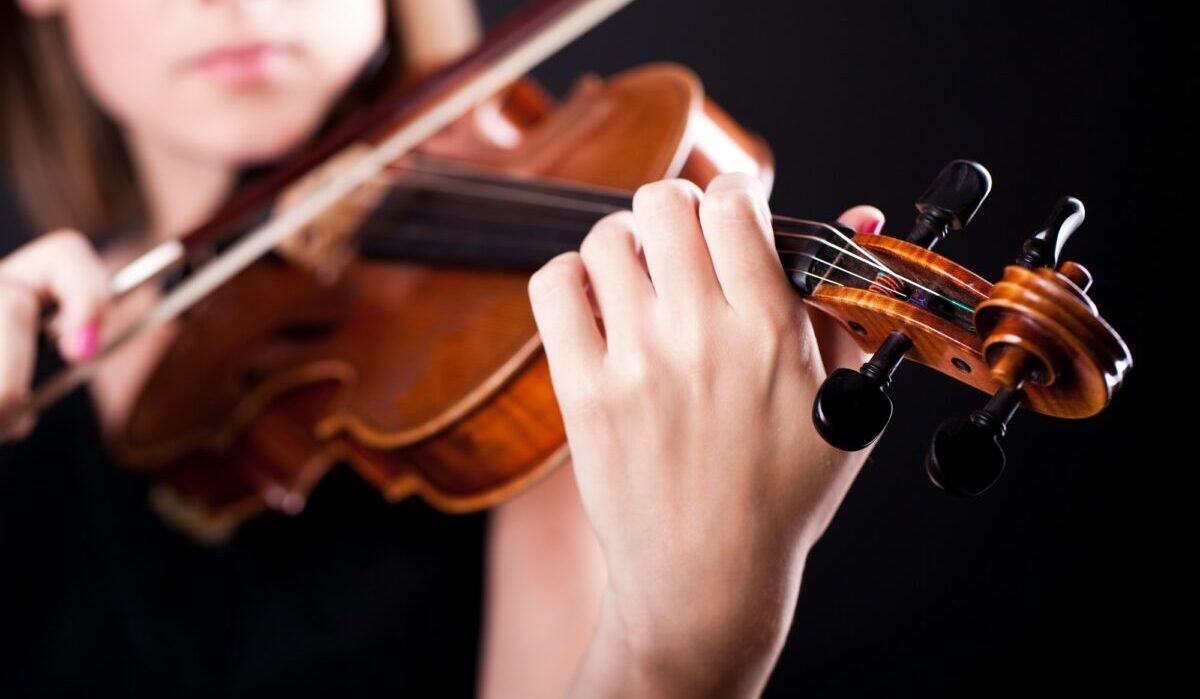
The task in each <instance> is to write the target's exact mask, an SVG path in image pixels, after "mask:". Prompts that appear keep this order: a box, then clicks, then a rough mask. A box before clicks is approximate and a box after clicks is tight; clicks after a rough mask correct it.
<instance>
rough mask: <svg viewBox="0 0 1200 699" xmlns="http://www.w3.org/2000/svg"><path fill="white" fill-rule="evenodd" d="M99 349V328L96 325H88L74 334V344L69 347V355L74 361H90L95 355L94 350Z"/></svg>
mask: <svg viewBox="0 0 1200 699" xmlns="http://www.w3.org/2000/svg"><path fill="white" fill-rule="evenodd" d="M99 348H100V326H99V325H98V324H96V323H88V324H87V325H85V326H83V327H82V328H80V329H79V331H78V332H76V333H75V339H74V342H73V343H72V345H71V350H72V351H71V354H73V355H74V357H75V359H79V360H83V359H91V358H92V357H94V356H95V355H96V350H97V349H99Z"/></svg>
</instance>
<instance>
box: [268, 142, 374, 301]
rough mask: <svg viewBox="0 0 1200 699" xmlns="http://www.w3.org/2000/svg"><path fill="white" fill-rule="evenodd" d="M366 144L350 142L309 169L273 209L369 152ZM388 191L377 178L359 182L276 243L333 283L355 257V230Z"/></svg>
mask: <svg viewBox="0 0 1200 699" xmlns="http://www.w3.org/2000/svg"><path fill="white" fill-rule="evenodd" d="M370 150H371V149H370V148H369V147H368V146H367V145H365V144H355V145H352V146H349V147H348V148H346V149H345V150H344V151H342V152H341V153H339V154H338V155H337V156H335V157H333V158H332V159H330V160H329V161H328V162H327V163H326V164H325V165H323V166H322V167H320V168H318V169H316V170H314V171H313V172H311V173H309V174H308V175H307V176H306V177H304V178H303V179H301V180H300V181H298V182H297V183H296V184H294V185H292V187H291V188H289V189H288V190H287V191H285V192H284V193H283V194H282V195H280V197H279V201H278V203H277V204H276V212H280V211H286V210H287V209H288V208H289V207H291V206H294V205H295V204H297V203H298V202H300V201H303V200H304V198H305V197H306V196H308V195H309V194H310V193H312V192H313V191H315V190H317V189H319V188H320V187H322V186H324V185H325V184H327V183H328V182H329V181H330V180H332V179H335V178H337V177H338V176H339V175H340V174H341V173H343V172H345V171H346V170H348V169H349V168H350V166H351V165H352V164H353V163H354V162H356V161H357V160H358V159H359V158H361V157H365V156H367V155H368V154H369V153H370ZM386 193H387V186H386V184H385V182H384V181H383V180H381V179H379V178H376V179H372V180H370V181H368V182H366V183H364V184H363V185H361V186H360V187H359V188H358V189H357V190H355V192H354V193H353V194H351V195H350V196H348V197H345V198H344V199H343V200H342V201H339V202H338V203H337V204H335V205H334V206H332V207H330V208H329V209H328V210H326V211H325V212H324V213H323V214H321V215H320V216H319V217H318V218H317V219H316V220H314V221H313V222H312V223H310V224H309V225H308V226H306V227H305V228H303V229H301V230H299V231H297V232H296V234H295V235H293V236H291V237H290V238H288V239H287V240H284V241H283V242H282V243H280V244H279V245H278V246H276V252H278V253H279V255H280V256H282V257H283V258H284V259H286V260H288V261H289V262H291V263H292V264H294V265H296V266H298V267H301V268H303V269H306V270H309V271H310V272H312V273H313V274H314V275H316V277H317V278H318V279H320V280H322V281H323V282H326V283H333V282H334V281H336V280H337V279H338V278H339V277H340V276H341V273H342V270H343V269H344V268H345V267H346V265H347V264H348V263H349V262H350V260H351V259H353V257H354V250H355V248H354V244H353V241H354V237H355V233H356V232H357V231H358V229H359V228H360V227H361V226H362V224H363V222H364V221H365V220H366V218H367V217H368V216H369V215H370V213H371V211H373V210H374V209H375V206H376V205H377V204H378V203H379V202H380V201H381V200H382V198H383V197H384V195H385V194H386Z"/></svg>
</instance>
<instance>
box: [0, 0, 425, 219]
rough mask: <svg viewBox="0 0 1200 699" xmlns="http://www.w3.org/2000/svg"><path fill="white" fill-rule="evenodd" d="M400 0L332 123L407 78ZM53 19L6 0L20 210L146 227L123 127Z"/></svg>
mask: <svg viewBox="0 0 1200 699" xmlns="http://www.w3.org/2000/svg"><path fill="white" fill-rule="evenodd" d="M402 1H403V0H392V2H389V3H388V9H389V17H390V19H389V22H388V32H387V40H386V45H385V47H384V49H383V50H382V52H381V55H380V56H379V58H378V60H377V61H375V62H373V65H371V66H369V68H368V70H367V71H366V72H365V73H364V76H363V78H361V79H360V81H359V82H358V83H357V84H356V85H355V86H354V87H353V88H352V89H351V90H350V92H349V93H348V94H347V95H346V96H345V97H344V98H343V100H342V101H341V102H340V103H339V104H338V105H336V106H335V108H334V109H333V110H332V111H331V119H335V118H336V116H337V115H338V114H341V113H343V112H344V111H346V110H347V109H351V108H353V105H355V104H358V103H361V102H362V101H364V100H368V99H370V98H371V97H373V96H375V94H376V93H377V92H378V91H379V90H381V89H383V88H384V87H386V86H387V85H390V84H393V83H394V82H395V81H396V80H399V79H400V78H401V74H402V73H403V70H404V62H405V60H404V55H403V52H402V51H401V50H400V45H399V43H400V37H401V36H402V34H401V32H400V26H399V23H400V16H401V12H400V11H399V8H398V7H397V6H398V5H399V4H400V3H401V2H402ZM67 42H68V39H67V36H66V32H65V31H64V29H63V26H62V22H61V21H60V20H59V19H58V18H57V17H51V18H35V17H31V16H29V15H27V14H26V13H25V12H24V11H22V10H21V9H20V8H19V7H18V3H15V2H4V1H2V0H0V162H2V164H3V167H4V174H5V175H6V176H7V180H8V184H9V186H10V187H11V188H12V191H13V193H14V194H15V196H16V200H17V203H18V205H19V206H20V208H21V213H22V214H24V216H25V217H26V219H27V221H28V223H29V224H30V225H31V226H33V227H34V229H35V230H36V231H48V230H52V229H55V228H75V229H78V230H80V231H84V232H87V233H89V234H93V235H97V234H107V233H114V232H117V231H119V230H122V229H126V228H130V227H135V226H138V225H140V224H142V223H143V221H144V214H145V208H144V206H143V202H142V198H141V194H140V191H139V189H138V185H137V179H136V177H135V176H134V172H133V166H132V163H131V162H130V159H129V155H128V153H127V151H126V148H125V143H124V139H123V138H122V137H121V134H120V132H119V130H118V129H117V126H116V125H115V124H114V123H113V121H112V120H111V119H110V118H109V117H108V116H107V115H106V114H105V113H104V112H103V111H101V109H100V108H99V107H98V106H97V105H96V103H95V102H94V101H93V100H92V98H91V96H90V95H89V94H88V92H87V90H86V88H85V87H84V85H83V83H82V81H81V80H80V79H79V75H78V73H77V71H76V68H75V65H74V63H73V61H72V58H71V53H70V48H69V46H68V43H67Z"/></svg>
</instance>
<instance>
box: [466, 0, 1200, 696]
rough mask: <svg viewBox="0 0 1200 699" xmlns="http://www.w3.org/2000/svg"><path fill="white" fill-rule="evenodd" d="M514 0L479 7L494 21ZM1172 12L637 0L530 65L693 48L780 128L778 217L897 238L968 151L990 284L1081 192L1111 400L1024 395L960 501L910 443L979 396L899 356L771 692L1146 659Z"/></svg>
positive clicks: (1156, 483)
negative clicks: (1040, 406) (1152, 380)
mask: <svg viewBox="0 0 1200 699" xmlns="http://www.w3.org/2000/svg"><path fill="white" fill-rule="evenodd" d="M519 4H520V3H519V2H513V1H505V2H499V1H497V0H485V2H484V3H483V5H482V6H483V8H484V10H485V14H486V16H487V17H488V19H489V20H490V19H495V18H497V17H499V16H501V15H502V14H503V12H504V11H507V10H508V9H510V8H512V7H516V6H518V5H519ZM1170 21H1171V20H1170V19H1169V18H1168V17H1166V16H1165V15H1161V16H1159V14H1158V13H1157V11H1156V10H1155V9H1153V8H1152V7H1151V6H1150V4H1148V3H1119V4H1118V3H1078V4H1063V3H1055V2H1006V3H997V2H961V1H959V2H955V1H954V0H940V1H938V0H935V1H930V0H921V1H918V2H883V1H861V0H850V1H847V0H838V1H837V2H828V1H815V0H814V1H804V2H801V1H799V0H779V1H776V2H752V1H743V2H719V1H715V0H709V1H703V2H682V1H678V0H639V1H638V2H635V3H634V4H633V5H632V6H631V7H629V8H627V9H626V10H624V11H623V12H622V13H621V14H619V15H617V16H616V17H615V18H614V19H613V20H610V22H609V23H607V24H605V25H604V26H602V27H600V28H599V29H597V30H596V31H595V32H593V33H592V34H590V35H588V36H587V37H585V38H584V39H583V40H581V41H579V42H578V43H576V44H575V45H573V46H572V47H570V48H569V49H567V50H566V51H564V52H562V53H561V54H560V55H559V56H557V57H556V58H554V59H552V60H551V61H550V62H549V63H548V64H547V65H546V66H545V67H544V68H542V69H541V70H539V71H538V73H537V74H538V75H539V76H540V77H541V78H542V79H543V80H544V82H545V83H546V84H547V85H548V86H550V87H551V88H552V89H554V90H555V91H558V92H559V93H561V92H562V91H563V90H565V89H566V88H567V87H568V86H569V85H570V83H571V81H572V79H573V78H574V77H575V76H577V75H579V74H581V73H584V72H587V71H595V72H597V73H600V74H602V75H608V74H611V73H614V72H617V71H619V70H621V69H624V68H628V67H631V66H634V65H637V64H639V63H644V62H647V61H657V60H669V61H677V62H680V63H683V64H685V65H688V66H690V67H691V68H693V69H694V70H696V72H697V73H698V74H699V75H700V76H701V78H702V79H703V81H704V83H705V87H706V89H707V91H708V94H709V95H710V96H711V97H712V98H713V99H714V100H715V101H717V102H718V103H719V104H720V105H722V106H723V107H724V108H725V109H726V110H727V111H728V112H729V113H730V114H731V115H732V116H733V117H734V118H735V119H737V120H738V121H739V122H741V123H742V124H744V125H746V126H747V127H749V128H750V129H752V130H755V131H757V132H759V133H761V134H762V135H763V136H765V137H766V139H767V140H768V141H769V142H770V144H771V146H772V147H773V149H774V151H775V156H776V161H777V166H778V176H777V180H776V186H775V190H774V193H773V196H772V205H773V207H774V209H775V211H776V212H777V213H786V214H790V215H795V216H803V217H809V218H816V217H823V218H832V217H834V216H836V215H837V214H838V213H839V212H840V211H842V210H843V209H845V208H847V207H849V206H851V205H854V204H858V203H871V204H874V205H876V206H879V207H880V208H881V209H883V211H884V212H885V213H886V214H887V215H888V218H889V221H888V225H887V226H885V231H890V232H892V233H895V234H899V235H902V234H904V233H905V232H907V230H908V228H907V227H908V226H909V225H910V224H911V223H912V216H913V208H912V202H913V200H914V198H915V196H916V195H918V194H919V193H920V192H921V191H922V190H923V189H924V187H925V185H926V184H927V183H928V181H929V179H930V178H932V177H933V175H934V174H935V173H937V172H938V170H939V169H940V168H941V167H942V166H943V165H944V164H945V163H946V162H948V161H949V160H952V159H954V158H970V159H973V160H977V161H979V162H981V163H983V164H984V165H986V166H987V167H988V168H989V170H990V171H991V173H992V176H993V178H994V188H993V191H992V195H991V198H990V199H989V200H988V202H987V203H985V204H984V206H983V208H982V210H981V212H980V214H979V215H978V216H977V217H976V219H975V222H974V223H973V225H972V226H970V227H969V228H968V229H967V230H966V231H964V232H961V233H959V234H956V236H954V237H952V238H950V239H949V240H947V241H946V242H945V243H943V244H942V246H941V247H940V248H939V251H940V252H942V253H943V254H945V255H947V256H949V257H951V258H953V259H956V260H958V261H959V262H961V263H963V264H965V265H966V266H967V267H969V268H971V269H973V270H975V271H977V272H978V273H980V274H982V275H984V276H985V277H988V278H990V279H994V278H996V277H997V276H998V275H999V273H1000V272H1001V270H1002V269H1003V266H1004V265H1005V264H1006V263H1008V262H1009V261H1011V259H1012V258H1013V257H1014V255H1015V254H1016V253H1017V252H1018V250H1019V247H1020V244H1021V242H1022V240H1023V239H1024V237H1025V236H1028V235H1029V234H1030V233H1032V232H1033V231H1034V230H1036V229H1037V227H1038V226H1039V225H1040V224H1041V223H1042V221H1043V220H1044V218H1045V216H1046V215H1047V214H1048V213H1049V211H1050V208H1051V207H1052V205H1053V204H1054V202H1055V201H1056V200H1057V199H1058V197H1060V196H1063V195H1066V194H1070V195H1073V196H1076V197H1079V198H1080V199H1082V200H1083V202H1084V203H1085V205H1086V206H1087V211H1088V219H1087V223H1085V225H1084V227H1083V228H1082V229H1081V231H1080V232H1079V234H1078V236H1077V237H1076V239H1074V240H1072V241H1071V243H1070V244H1069V245H1068V247H1067V258H1068V259H1075V260H1078V261H1080V262H1082V263H1083V264H1085V265H1086V266H1087V267H1088V268H1089V269H1090V270H1091V271H1092V272H1093V273H1094V275H1095V277H1096V284H1095V286H1094V288H1093V292H1092V297H1093V299H1094V300H1095V301H1096V302H1097V304H1098V305H1099V308H1100V310H1101V312H1102V313H1103V315H1104V316H1105V317H1106V319H1107V320H1108V321H1109V322H1110V323H1111V324H1112V325H1113V326H1114V327H1115V328H1117V329H1118V330H1119V332H1120V333H1121V334H1122V335H1123V336H1124V338H1125V340H1126V342H1128V344H1129V345H1130V347H1131V349H1132V350H1133V354H1134V357H1135V360H1136V361H1135V364H1138V367H1137V368H1135V370H1134V371H1133V373H1132V375H1131V377H1130V379H1129V380H1128V381H1127V382H1126V385H1125V386H1124V388H1123V389H1122V391H1121V392H1120V393H1119V394H1118V395H1117V397H1116V400H1115V402H1114V403H1113V405H1112V407H1111V409H1110V410H1108V411H1107V412H1106V413H1103V414H1101V415H1100V416H1098V417H1096V418H1094V419H1091V420H1086V421H1073V422H1068V421H1062V420H1053V419H1049V418H1042V417H1039V416H1032V415H1028V414H1021V415H1020V416H1018V417H1017V419H1015V420H1014V422H1013V424H1012V425H1011V431H1010V433H1009V435H1010V437H1009V439H1008V440H1007V447H1008V454H1009V468H1008V473H1007V474H1006V475H1005V477H1004V478H1003V479H1002V480H1001V482H1000V483H999V484H998V485H997V486H996V487H995V488H994V489H993V490H992V491H990V492H989V493H987V494H986V495H985V496H983V497H981V498H979V499H977V500H974V501H962V500H956V499H953V498H950V497H948V496H946V495H944V494H942V493H940V492H939V491H937V490H935V489H934V488H933V487H932V486H931V485H930V484H929V482H928V481H927V480H926V478H925V475H924V472H923V468H922V461H921V459H922V455H923V453H924V450H925V448H926V445H927V443H928V439H929V437H930V435H931V434H932V430H933V429H934V428H935V427H936V426H937V424H938V423H939V422H940V421H941V420H942V419H944V418H945V417H948V416H950V415H955V414H965V413H966V412H968V411H970V410H972V409H975V408H976V407H979V406H981V405H982V403H983V401H984V397H983V396H982V395H981V394H978V393H975V392H974V391H972V390H971V389H967V388H965V387H962V386H959V385H956V384H955V383H953V382H951V381H950V380H948V379H945V378H943V377H941V376H940V375H936V374H934V373H933V372H932V371H929V370H926V369H925V368H924V367H917V366H906V367H904V368H903V369H902V370H901V371H900V372H898V376H897V380H896V383H895V384H894V386H893V390H892V392H891V393H892V396H893V398H894V400H895V402H896V405H897V413H898V414H897V417H896V418H895V420H894V421H893V423H892V425H891V427H890V428H889V430H888V432H887V434H886V435H885V436H884V438H883V440H882V442H881V443H880V444H879V445H878V446H877V448H876V449H875V452H874V456H873V458H872V459H871V460H870V461H869V462H868V463H867V465H866V468H865V469H864V471H863V473H862V475H861V476H860V478H859V480H858V482H857V483H856V485H855V486H854V488H853V490H852V491H851V493H850V495H849V497H848V499H847V501H846V503H845V506H844V507H843V509H842V510H841V512H840V513H839V514H838V516H837V518H836V520H835V521H834V523H833V525H832V528H831V529H830V531H829V532H828V534H827V535H826V537H825V538H824V539H823V540H822V542H821V543H820V544H819V545H818V546H817V548H816V550H815V551H814V553H813V555H812V558H811V562H810V564H809V567H808V570H807V572H806V579H805V582H804V586H803V590H802V593H801V596H800V605H799V610H798V612H797V614H796V619H795V623H794V626H793V629H792V632H791V637H790V640H789V643H788V645H787V647H786V649H785V651H784V653H783V657H782V658H781V659H780V661H779V665H778V668H777V669H776V672H775V675H774V677H773V679H772V682H771V685H770V687H769V690H768V692H767V695H768V696H771V697H783V696H799V695H801V694H805V695H808V696H856V695H857V696H861V695H864V694H868V693H878V692H895V691H897V690H906V689H907V690H919V691H922V692H923V693H925V694H929V695H948V694H957V693H959V692H962V691H964V690H970V691H972V692H973V693H991V692H998V691H1004V690H1021V689H1031V688H1035V687H1038V688H1060V689H1067V690H1069V689H1077V690H1079V689H1087V688H1110V689H1111V688H1117V687H1120V686H1122V685H1123V684H1125V683H1135V682H1136V683H1137V684H1138V685H1140V686H1143V687H1144V684H1143V683H1144V682H1146V681H1149V680H1152V679H1153V677H1154V676H1155V674H1156V673H1155V672H1154V671H1150V670H1148V669H1147V667H1146V666H1145V665H1144V661H1145V660H1146V656H1148V655H1149V654H1150V653H1151V647H1152V646H1153V645H1154V643H1153V635H1150V634H1145V633H1144V632H1145V624H1147V623H1148V622H1149V620H1151V619H1154V618H1155V617H1152V616H1151V614H1152V612H1151V611H1150V609H1149V608H1148V606H1149V605H1148V600H1147V595H1148V594H1149V591H1150V590H1152V589H1155V590H1158V589H1159V588H1160V586H1161V585H1162V581H1161V580H1157V579H1155V576H1156V575H1159V574H1160V573H1158V572H1156V570H1155V566H1154V565H1153V561H1151V560H1150V556H1149V552H1148V550H1147V546H1148V545H1149V543H1150V541H1151V540H1152V539H1151V536H1150V535H1151V534H1152V533H1153V534H1154V535H1155V536H1158V535H1159V534H1160V533H1161V532H1152V531H1151V529H1150V527H1149V525H1148V524H1147V523H1146V522H1145V520H1144V518H1145V515H1146V511H1147V509H1148V508H1147V507H1146V506H1145V504H1146V498H1147V497H1151V496H1154V497H1157V495H1158V493H1159V492H1160V491H1159V487H1160V486H1161V485H1162V484H1163V483H1167V484H1169V483H1171V482H1172V480H1171V478H1170V477H1169V476H1168V477H1163V478H1162V479H1161V480H1159V477H1158V475H1157V474H1155V473H1154V463H1153V459H1152V457H1151V456H1150V453H1148V452H1147V450H1148V447H1149V446H1150V444H1151V443H1152V442H1154V441H1155V436H1156V435H1155V434H1154V433H1153V432H1151V431H1149V429H1148V428H1144V427H1143V422H1142V419H1143V418H1146V417H1147V416H1149V415H1152V414H1153V413H1154V412H1155V411H1156V410H1161V408H1160V407H1158V406H1157V405H1156V404H1152V403H1151V402H1150V395H1149V393H1148V391H1147V383H1148V382H1147V381H1146V380H1145V379H1146V377H1145V371H1146V368H1145V367H1146V365H1147V364H1148V362H1147V355H1146V351H1145V350H1146V347H1145V341H1144V340H1143V327H1142V325H1144V321H1142V322H1141V323H1139V321H1141V318H1140V317H1139V316H1141V317H1145V310H1144V306H1143V302H1146V301H1147V300H1148V298H1149V294H1146V293H1144V292H1139V288H1138V283H1136V282H1135V280H1137V279H1139V277H1140V275H1138V272H1139V271H1141V269H1142V268H1144V267H1146V266H1147V265H1154V264H1157V262H1156V260H1159V259H1160V255H1159V253H1157V252H1155V251H1154V250H1153V246H1152V245H1151V246H1149V247H1143V244H1153V243H1156V242H1163V243H1166V242H1168V241H1170V240H1171V238H1169V237H1167V236H1166V235H1165V234H1164V232H1165V231H1169V230H1173V229H1179V228H1180V227H1181V226H1184V225H1186V224H1187V223H1188V221H1187V220H1186V218H1187V216H1188V214H1186V213H1185V211H1186V210H1187V207H1186V206H1185V205H1183V204H1182V202H1178V203H1179V205H1176V200H1173V199H1172V198H1171V197H1170V195H1169V191H1170V190H1169V188H1168V187H1167V183H1166V181H1165V180H1166V177H1165V176H1164V175H1165V174H1166V172H1165V171H1167V170H1170V169H1171V168H1173V167H1174V166H1176V165H1182V160H1183V157H1184V156H1183V153H1182V152H1181V151H1182V146H1183V141H1182V139H1176V138H1173V137H1172V136H1171V134H1169V133H1167V131H1166V130H1167V128H1168V121H1169V120H1168V114H1170V113H1172V112H1173V111H1176V110H1178V109H1179V107H1180V106H1181V104H1182V100H1183V99H1184V98H1185V96H1186V95H1187V94H1191V93H1193V92H1194V89H1193V88H1194V84H1193V83H1192V82H1175V81H1171V82H1169V79H1168V77H1167V75H1166V73H1167V70H1168V68H1169V67H1170V63H1171V61H1170V58H1171V56H1172V55H1173V54H1174V53H1175V48H1174V46H1175V45H1174V44H1172V42H1171V41H1170V40H1169V39H1168V36H1167V25H1168V23H1169V22H1170ZM1176 21H1179V20H1176ZM1188 80H1189V81H1191V80H1192V79H1191V78H1188ZM1179 458H1182V457H1179ZM1148 481H1149V482H1148ZM1162 594H1163V593H1162V592H1161V591H1157V592H1155V593H1154V594H1153V596H1159V595H1162ZM1047 684H1048V685H1049V687H1047Z"/></svg>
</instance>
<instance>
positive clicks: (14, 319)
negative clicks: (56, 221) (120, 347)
mask: <svg viewBox="0 0 1200 699" xmlns="http://www.w3.org/2000/svg"><path fill="white" fill-rule="evenodd" d="M51 303H52V304H54V305H56V306H57V307H58V312H57V316H56V318H55V320H54V322H53V330H54V331H55V332H56V334H57V340H58V349H59V353H60V354H61V355H62V357H63V358H64V359H65V360H67V361H68V362H80V361H84V360H86V359H90V358H91V357H93V356H95V354H96V352H97V350H98V349H99V346H100V319H101V317H102V316H103V314H104V312H105V310H106V307H107V305H108V272H107V271H106V269H105V267H104V264H103V263H102V262H101V260H100V257H99V255H97V254H96V251H95V249H94V248H93V247H92V245H91V243H90V242H89V241H88V239H87V238H85V237H84V236H83V235H81V234H80V233H78V232H76V231H70V230H61V231H55V232H53V233H48V234H46V235H44V236H42V237H40V238H38V239H37V240H34V241H33V242H31V243H28V244H26V245H25V246H23V247H21V248H19V249H18V250H17V251H16V252H13V253H12V254H11V255H9V256H8V257H5V258H4V259H0V426H2V425H5V424H7V423H8V422H9V420H10V419H11V418H12V417H13V416H14V415H15V414H16V413H17V411H19V410H20V409H21V406H22V405H23V404H24V403H25V401H26V400H27V399H28V398H29V395H30V391H31V389H32V386H31V384H32V381H33V371H34V362H35V360H36V357H37V340H38V333H39V332H40V330H41V309H42V308H43V307H45V306H46V304H51ZM34 421H35V417H34V416H32V415H30V416H27V417H25V418H23V419H22V420H21V421H19V422H18V423H16V424H15V425H13V426H12V428H11V429H10V430H8V431H6V432H5V431H3V430H0V442H5V441H12V440H18V439H21V438H23V437H25V436H26V435H27V434H28V433H29V432H30V430H32V429H33V425H34Z"/></svg>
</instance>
